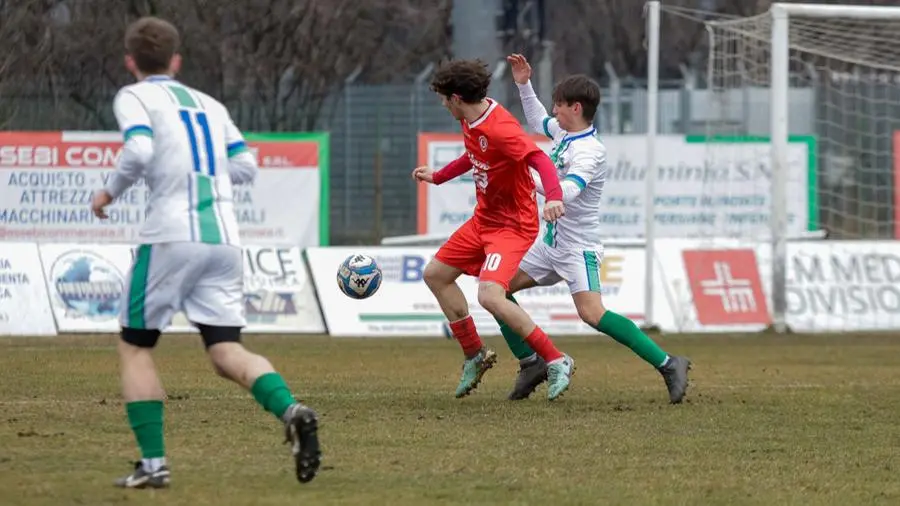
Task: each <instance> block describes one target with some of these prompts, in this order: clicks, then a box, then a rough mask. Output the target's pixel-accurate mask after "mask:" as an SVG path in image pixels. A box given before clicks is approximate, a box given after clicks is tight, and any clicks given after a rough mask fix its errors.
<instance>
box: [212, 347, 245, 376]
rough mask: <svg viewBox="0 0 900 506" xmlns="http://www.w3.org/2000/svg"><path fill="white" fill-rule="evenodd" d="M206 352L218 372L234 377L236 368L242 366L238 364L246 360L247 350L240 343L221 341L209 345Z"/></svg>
mask: <svg viewBox="0 0 900 506" xmlns="http://www.w3.org/2000/svg"><path fill="white" fill-rule="evenodd" d="M206 353H207V354H208V355H209V361H210V362H211V363H212V366H213V370H214V371H215V372H216V374H218V375H219V376H221V377H223V378H226V379H234V376H235V370H236V369H239V368H240V367H238V365H239V364H240V363H241V362H243V361H244V357H245V355H246V354H247V351H246V350H245V349H244V347H243V345H241V344H240V343H235V342H220V343H216V344H213V345H211V346H209V347H207V349H206Z"/></svg>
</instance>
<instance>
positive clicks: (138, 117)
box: [113, 88, 153, 142]
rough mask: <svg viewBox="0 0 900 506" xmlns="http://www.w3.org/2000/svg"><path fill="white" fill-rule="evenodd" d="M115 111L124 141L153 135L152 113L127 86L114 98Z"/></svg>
mask: <svg viewBox="0 0 900 506" xmlns="http://www.w3.org/2000/svg"><path fill="white" fill-rule="evenodd" d="M113 113H114V114H115V115H116V121H117V122H118V123H119V131H120V132H122V137H123V138H124V139H123V140H124V142H128V140H129V139H131V138H132V137H135V136H145V137H151V138H152V137H153V125H152V123H151V122H150V114H149V113H148V112H147V108H146V107H144V104H143V103H142V102H141V100H140V99H139V98H138V96H137V95H136V94H135V93H134V91H132V90H129V89H127V88H126V89H123V90H121V91H119V93H117V94H116V98H115V99H114V100H113Z"/></svg>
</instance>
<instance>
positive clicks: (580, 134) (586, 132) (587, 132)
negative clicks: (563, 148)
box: [563, 126, 597, 142]
mask: <svg viewBox="0 0 900 506" xmlns="http://www.w3.org/2000/svg"><path fill="white" fill-rule="evenodd" d="M595 133H597V129H596V128H594V127H592V126H591V127H588V128H585V129H584V130H582V131H580V132H569V133H566V136H565V137H563V142H566V141H570V142H571V141H574V140H575V139H581V138H584V137H589V136H591V135H594V134H595ZM570 136H571V137H570Z"/></svg>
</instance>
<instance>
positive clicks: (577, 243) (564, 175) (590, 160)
mask: <svg viewBox="0 0 900 506" xmlns="http://www.w3.org/2000/svg"><path fill="white" fill-rule="evenodd" d="M507 60H508V61H509V63H510V64H511V67H512V73H513V79H514V80H515V81H516V84H517V85H518V87H519V95H520V97H521V99H522V106H523V108H524V109H525V116H526V118H527V120H528V125H529V126H530V127H531V128H532V129H534V130H536V131H539V132H542V133H543V134H545V135H546V136H547V137H549V138H551V139H553V148H552V150H551V152H550V158H551V160H552V161H553V162H554V164H555V165H556V168H557V175H558V176H559V177H560V178H561V186H562V189H563V202H564V204H565V206H566V215H565V216H563V217H561V218H560V219H559V220H557V221H556V223H549V222H547V223H545V229H544V233H543V235H542V237H541V240H540V241H538V242H537V243H535V245H534V246H532V247H531V249H530V250H529V251H528V253H527V254H526V255H525V258H524V259H522V262H521V263H520V264H519V272H518V273H517V274H516V276H515V278H513V280H512V282H511V283H510V288H509V292H510V294H512V293H514V292H516V291H518V290H523V289H526V288H531V287H534V286H538V285H553V284H556V283H558V282H559V281H561V280H565V281H566V283H567V284H568V285H569V291H570V292H571V293H572V298H573V299H574V302H575V306H576V308H577V310H578V315H579V316H580V317H581V319H582V320H583V321H584V322H585V323H587V324H588V325H590V326H591V327H593V328H595V329H597V330H598V331H600V332H602V333H604V334H607V335H609V336H610V337H612V338H613V339H615V340H616V341H618V342H619V343H621V344H623V345H625V346H627V347H628V348H630V349H631V350H632V351H634V352H635V354H637V355H638V356H640V357H641V358H642V359H644V360H645V361H646V362H648V363H649V364H650V365H652V366H653V367H654V368H656V369H657V370H658V371H659V372H660V373H661V374H662V377H663V379H664V380H665V383H666V387H667V388H668V391H669V399H670V401H671V402H672V403H679V402H681V400H682V398H683V397H684V394H685V392H686V390H687V385H688V369H689V368H690V361H689V360H688V359H687V358H684V357H678V356H670V355H669V354H667V353H666V352H665V351H663V350H662V349H661V348H660V347H659V346H658V345H657V344H656V343H654V342H653V341H652V340H651V339H650V338H649V337H648V336H647V335H646V334H644V333H643V332H642V331H641V330H640V328H638V326H637V325H635V324H634V322H632V321H631V320H629V319H628V318H625V317H624V316H621V315H619V314H617V313H615V312H613V311H610V310H608V309H606V308H605V307H604V306H603V300H602V298H601V296H600V264H601V262H602V261H603V245H602V244H601V237H602V234H603V231H602V226H601V221H600V197H601V195H602V193H603V186H604V184H605V182H606V172H607V165H606V147H605V146H604V145H603V143H602V142H601V141H600V140H599V139H598V138H597V137H596V130H595V129H594V128H593V126H592V122H593V118H594V114H595V113H596V110H597V106H598V105H599V103H600V88H599V86H597V84H596V83H595V82H593V81H592V80H591V79H589V78H587V77H586V76H583V75H575V76H570V77H568V78H566V79H564V80H563V81H561V82H560V83H558V84H557V85H556V87H555V88H554V90H553V102H554V107H553V112H554V115H555V117H553V118H551V117H550V116H548V115H547V111H546V109H544V106H543V105H542V104H541V102H540V101H539V100H538V98H537V96H536V95H535V93H534V90H533V89H532V87H531V81H530V79H531V66H530V65H529V64H528V61H527V60H526V59H525V57H524V56H522V55H519V54H513V55H510V56H509V57H508V58H507ZM536 185H537V188H538V191H542V189H541V185H540V181H539V180H538V181H536ZM510 298H512V295H510ZM498 323H500V330H501V332H502V334H503V337H504V338H505V339H506V341H507V344H508V345H509V348H510V350H511V351H512V352H513V354H514V355H516V357H517V358H518V359H519V363H520V369H519V376H518V378H517V379H516V383H515V386H514V388H513V391H512V392H511V393H510V395H509V398H510V399H512V400H518V399H524V398H527V397H528V396H529V395H531V393H532V392H533V391H534V390H535V388H537V386H538V385H540V383H542V382H543V381H545V380H546V378H547V364H546V363H544V361H543V360H541V358H540V357H539V356H537V355H536V354H535V353H534V352H533V351H532V350H531V349H530V348H529V346H528V345H527V344H526V343H525V342H524V341H523V339H522V338H521V337H520V336H518V335H516V334H515V332H513V331H512V330H511V329H510V328H509V327H508V326H506V325H504V324H503V323H502V322H499V321H498Z"/></svg>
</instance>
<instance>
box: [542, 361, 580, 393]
mask: <svg viewBox="0 0 900 506" xmlns="http://www.w3.org/2000/svg"><path fill="white" fill-rule="evenodd" d="M573 374H575V360H574V359H573V358H572V357H570V356H568V355H564V356H563V359H562V360H560V361H559V362H555V363H552V364H549V365H548V366H547V399H549V400H551V401H552V400H555V399H557V398H558V397H559V396H560V395H562V394H563V392H565V391H566V390H568V389H569V382H570V381H571V379H572V375H573Z"/></svg>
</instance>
